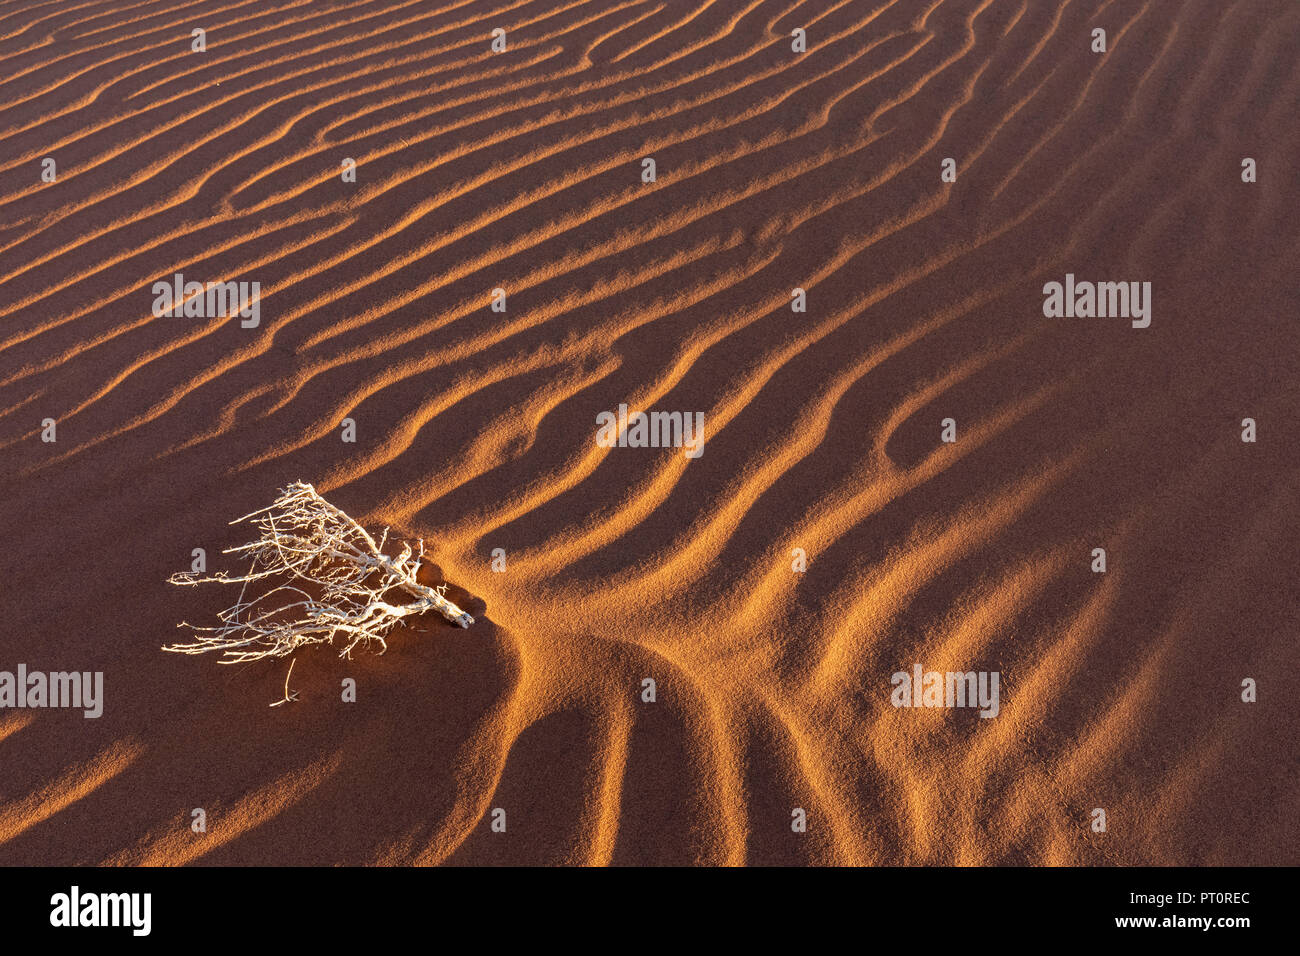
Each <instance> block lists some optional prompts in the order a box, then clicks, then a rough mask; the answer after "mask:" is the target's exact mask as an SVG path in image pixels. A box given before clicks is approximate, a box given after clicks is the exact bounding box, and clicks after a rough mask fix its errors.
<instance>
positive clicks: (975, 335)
mask: <svg viewBox="0 0 1300 956" xmlns="http://www.w3.org/2000/svg"><path fill="white" fill-rule="evenodd" d="M170 6H171V5H169V4H165V3H161V2H145V3H134V4H126V5H123V4H116V3H108V2H91V3H83V2H79V0H78V2H73V0H55V2H48V3H37V2H11V3H7V4H4V5H3V6H0V64H2V66H3V69H0V76H2V77H3V79H0V141H2V143H3V148H2V149H0V157H3V159H0V170H2V171H3V172H2V174H0V248H2V249H3V256H2V257H0V314H2V315H3V323H2V324H0V408H2V409H5V411H4V413H3V415H0V450H2V454H3V465H2V466H0V509H2V510H0V520H2V521H3V527H4V529H5V534H4V548H3V557H2V558H0V571H2V572H3V573H2V576H0V580H3V581H4V582H5V584H4V587H5V591H4V594H5V602H4V603H5V608H6V615H5V627H4V628H3V629H0V670H13V669H14V668H15V667H16V666H17V665H18V664H19V663H25V664H27V665H28V667H29V668H32V669H40V670H51V671H52V670H69V669H76V670H83V671H95V670H100V671H103V672H104V675H105V677H104V681H105V697H106V700H105V705H104V706H105V710H104V715H103V716H102V717H101V718H99V719H97V720H87V719H83V718H82V716H81V714H80V713H79V712H75V711H67V710H41V711H32V710H24V711H17V710H15V711H0V864H17V863H96V862H116V863H139V862H148V863H188V862H197V863H204V864H235V863H340V862H341V863H368V862H384V863H388V862H421V863H436V862H450V863H488V862H492V863H534V862H546V863H556V862H571V863H595V864H603V863H616V864H622V863H670V862H691V861H698V862H710V863H743V862H748V863H800V862H817V863H868V864H880V863H959V864H973V863H1007V862H1029V863H1074V864H1110V863H1115V864H1137V863H1158V864H1173V863H1214V864H1221V863H1290V864H1295V863H1297V862H1300V852H1298V848H1300V838H1298V837H1297V828H1296V826H1295V821H1296V818H1297V811H1298V810H1300V787H1298V786H1297V782H1298V781H1297V774H1298V773H1300V771H1298V769H1297V768H1300V761H1297V756H1298V755H1297V730H1300V727H1298V726H1297V724H1298V721H1297V717H1296V708H1295V690H1294V680H1295V675H1296V674H1297V672H1298V665H1300V651H1298V650H1297V648H1298V643H1297V638H1296V634H1297V625H1298V624H1300V582H1298V579H1297V574H1296V566H1297V563H1298V562H1297V558H1298V557H1300V545H1298V543H1297V542H1300V533H1298V532H1300V509H1298V508H1297V502H1298V501H1300V469H1297V463H1298V462H1300V457H1298V456H1297V452H1296V448H1297V437H1300V436H1298V435H1297V423H1296V409H1297V399H1298V398H1300V386H1298V385H1297V382H1300V377H1298V376H1297V372H1298V371H1300V368H1298V366H1300V358H1298V356H1300V348H1297V345H1298V335H1297V331H1296V328H1297V326H1296V307H1297V296H1296V275H1297V266H1298V265H1300V217H1297V216H1296V214H1295V212H1296V194H1295V187H1296V182H1297V176H1296V168H1295V160H1296V156H1297V155H1300V127H1298V126H1297V124H1296V123H1295V117H1296V113H1297V94H1298V92H1300V69H1297V64H1298V63H1300V5H1297V4H1296V3H1294V2H1291V0H1276V2H1271V0H1256V2H1251V3H1246V4H1223V3H1219V2H1215V0H1206V2H1200V3H1178V2H1162V3H1152V4H1128V3H1125V4H1119V3H1107V2H1100V0H1094V2H1071V3H1068V4H1055V3H1039V2H1028V0H1022V2H1016V0H1005V2H1004V0H999V2H987V0H985V2H976V0H967V2H962V0H938V2H904V0H897V2H893V3H887V2H883V0H867V2H832V3H811V2H791V0H786V2H774V0H754V2H745V3H723V2H720V0H714V2H710V3H707V4H702V5H696V4H668V5H663V4H652V3H640V2H630V3H612V4H606V3H596V2H591V0H587V2H574V3H563V2H558V3H554V4H544V3H524V4H518V3H516V4H508V3H504V2H500V0H476V2H474V3H472V4H471V3H465V2H461V3H440V4H430V3H428V2H408V3H380V2H347V0H343V2H333V3H328V4H321V3H304V2H298V3H291V2H272V3H260V4H256V5H253V4H221V3H215V2H213V3H200V4H191V5H187V6H186V7H185V9H184V11H183V12H181V11H172V10H170V9H169V7H170ZM431 8H436V9H437V12H431ZM194 27H203V28H204V29H205V30H206V31H207V51H206V52H205V53H194V52H191V50H190V31H191V29H193V28H194ZM494 27H502V28H504V29H506V31H507V37H508V44H509V45H508V49H507V52H505V53H503V54H494V53H492V52H491V50H490V47H489V44H490V33H491V30H492V29H493V28H494ZM796 27H803V28H806V29H807V31H808V52H806V53H804V54H802V55H801V54H796V53H793V52H791V48H790V33H791V31H792V30H793V29H794V28H796ZM1095 27H1102V28H1104V29H1105V30H1106V31H1107V37H1108V52H1106V53H1105V54H1097V53H1094V52H1092V51H1091V49H1090V44H1091V32H1092V30H1093V29H1094V28H1095ZM646 156H653V157H654V158H655V160H656V163H657V173H658V176H657V181H656V182H655V183H653V184H646V183H643V182H642V181H641V160H642V158H643V157H646ZM44 157H53V158H54V159H55V160H56V162H57V168H58V178H57V181H56V182H54V183H43V182H41V181H40V170H41V160H42V158H44ZM345 157H348V158H353V159H355V160H356V161H357V163H358V176H357V182H356V183H355V184H348V183H344V182H342V181H341V179H340V175H339V172H340V163H341V161H342V160H343V159H344V158H345ZM945 157H954V158H955V159H956V160H957V166H958V169H959V175H958V178H957V181H956V182H955V183H943V182H941V181H940V175H939V174H940V165H941V162H942V160H943V159H944V158H945ZM1243 157H1252V158H1254V159H1255V160H1256V162H1257V164H1258V169H1259V178H1258V182H1256V183H1253V184H1247V183H1243V182H1242V181H1241V160H1242V158H1243ZM176 272H181V273H184V274H185V275H186V276H187V277H188V278H194V279H198V280H201V281H203V280H208V281H215V280H219V279H229V280H248V281H259V282H260V283H261V290H262V300H261V304H260V309H261V324H260V326H259V327H258V328H256V329H244V328H241V327H240V324H239V322H238V320H236V319H230V318H221V317H217V318H208V319H205V318H166V317H164V318H155V317H154V316H153V315H152V313H151V303H152V300H153V296H152V293H151V292H150V288H151V286H152V284H153V283H154V282H155V281H159V280H170V278H171V276H172V275H173V274H174V273H176ZM1067 272H1070V273H1074V274H1075V275H1077V276H1079V277H1080V278H1087V279H1111V280H1124V281H1127V280H1135V281H1136V280H1143V281H1150V282H1151V283H1152V285H1153V289H1154V293H1153V321H1152V324H1151V327H1150V328H1147V329H1134V328H1131V327H1130V324H1129V322H1128V321H1127V320H1125V319H1123V318H1118V319H1116V318H1111V319H1096V318H1093V319H1047V318H1044V316H1043V313H1042V301H1043V299H1042V286H1043V284H1044V283H1045V282H1048V281H1053V280H1055V281H1060V280H1061V279H1062V278H1063V276H1064V275H1065V274H1066V273H1067ZM496 287H502V288H504V289H506V290H507V292H508V307H507V311H506V312H505V313H504V314H502V313H498V312H493V311H492V310H491V309H490V308H489V303H490V297H491V290H492V289H494V288H496ZM794 287H802V288H804V289H806V290H807V296H808V309H807V312H806V313H802V314H798V313H792V312H791V310H790V295H791V289H792V288H794ZM619 403H627V404H628V405H630V406H631V407H632V408H633V409H647V410H649V409H662V410H683V411H686V410H689V411H702V412H703V413H704V415H705V421H706V426H707V432H706V442H705V446H704V453H703V455H702V456H701V457H700V458H698V459H694V460H691V459H688V458H686V457H685V456H684V455H683V454H681V453H680V452H678V451H675V450H663V449H660V450H655V449H606V448H601V447H598V446H597V444H596V442H595V440H594V436H595V424H594V423H595V416H596V414H597V413H599V412H600V411H603V410H611V409H617V407H618V405H619ZM47 417H48V418H54V419H56V420H57V429H58V431H57V442H55V443H46V442H42V440H41V437H40V432H41V421H42V420H43V419H45V418H47ZM949 417H951V418H953V419H955V420H956V422H957V425H958V440H957V442H956V443H955V444H944V443H942V442H940V421H941V420H942V419H944V418H949ZM1245 417H1251V418H1254V419H1256V421H1257V422H1258V433H1259V438H1258V441H1257V442H1256V443H1254V444H1248V443H1244V442H1242V441H1241V440H1240V431H1241V420H1242V419H1243V418H1245ZM344 418H352V419H354V420H355V422H356V428H357V436H358V440H357V442H356V443H355V444H344V443H343V442H342V441H340V438H339V433H340V428H341V422H342V420H343V419H344ZM295 479H303V480H306V481H312V482H314V483H315V484H316V486H317V487H318V488H319V489H320V490H321V491H322V492H323V493H324V494H326V495H327V496H328V497H329V498H330V500H331V501H333V502H335V503H336V504H338V505H340V506H341V507H343V508H344V509H345V510H347V511H348V512H349V513H351V514H353V515H354V516H355V517H357V518H358V519H361V520H363V521H364V522H366V523H367V524H368V525H369V526H372V527H380V526H382V525H385V524H389V525H392V526H393V527H394V528H395V529H399V530H400V531H401V532H403V533H405V534H408V535H411V536H414V535H422V536H424V537H425V539H426V541H427V542H429V543H430V544H431V546H432V547H433V549H434V551H435V561H436V564H437V567H436V568H431V569H430V580H431V581H435V580H445V581H448V582H450V583H451V584H452V585H453V590H452V591H451V592H450V593H449V596H452V597H454V598H455V599H456V600H457V602H458V603H460V604H461V606H462V607H465V608H466V609H467V610H468V611H469V612H470V613H471V614H473V615H474V616H475V618H476V619H477V623H476V624H475V625H474V626H473V627H472V628H470V629H469V630H467V631H460V630H457V629H455V628H453V627H452V626H450V625H448V624H446V622H444V621H443V620H442V619H441V618H438V617H436V616H434V615H429V616H428V617H427V619H421V620H420V621H419V623H417V624H416V625H415V627H414V628H411V629H408V630H406V631H404V632H400V633H398V634H397V636H396V637H395V638H394V639H393V640H392V641H391V646H390V650H389V651H388V653H387V654H385V655H384V656H382V657H374V656H361V657H357V658H356V659H354V660H352V661H351V662H348V661H342V660H339V659H338V658H337V656H336V655H335V654H334V653H333V652H331V651H330V649H329V648H319V649H316V650H315V651H314V652H313V651H307V652H303V653H301V654H300V655H299V660H298V663H297V665H296V669H295V671H294V675H293V680H294V686H295V689H297V690H298V692H299V694H300V699H299V701H298V702H297V703H294V704H293V705H291V706H286V707H280V708H275V709H271V708H268V707H267V706H266V705H267V704H268V703H270V702H271V701H273V700H275V699H277V698H278V696H279V694H280V691H281V687H282V684H283V681H284V671H285V667H284V665H283V662H275V663H261V664H256V665H250V666H241V667H230V668H227V667H220V666H218V665H217V664H216V663H215V661H214V660H212V659H209V658H202V657H198V658H195V657H181V656H177V655H169V654H163V653H161V652H160V650H159V647H160V646H161V645H162V644H164V643H167V642H170V641H173V640H175V639H177V637H178V636H180V632H178V631H177V630H176V624H177V622H179V621H181V620H182V619H184V620H189V621H195V622H200V623H209V622H211V621H212V619H214V618H215V615H216V613H217V611H218V610H220V609H221V608H222V607H224V606H226V604H228V603H230V602H231V600H233V589H222V588H219V587H215V586H208V587H204V588H196V589H181V588H175V587H172V586H169V585H167V584H166V583H164V582H165V579H166V577H167V576H168V575H169V574H171V573H172V572H174V571H179V570H185V569H188V568H189V565H190V560H191V559H190V554H191V549H193V548H196V547H203V548H205V549H206V550H207V553H208V555H209V558H210V560H211V562H212V565H211V568H212V569H214V570H215V569H217V568H220V567H228V566H229V567H232V568H233V566H231V565H227V564H223V563H222V562H223V560H224V559H223V558H221V556H220V555H219V552H220V551H221V549H222V548H225V547H229V546H231V545H234V544H238V543H241V542H242V541H244V540H247V538H246V537H245V536H244V531H243V530H241V529H240V528H234V529H232V528H228V527H227V526H226V522H227V521H228V520H230V519H232V518H234V517H236V516H238V515H241V514H244V513H246V512H248V511H251V510H253V509H254V508H257V507H260V506H262V505H264V504H267V503H269V502H270V501H271V499H272V497H273V496H274V493H275V491H276V489H277V488H279V487H281V486H283V485H285V484H287V483H288V482H290V481H293V480H295ZM796 547H800V548H803V549H805V551H806V552H807V554H808V556H809V564H808V568H807V571H806V572H804V573H802V574H796V573H794V572H792V571H791V567H790V562H791V557H790V553H791V550H792V549H793V548H796ZM1095 547H1104V548H1105V549H1106V551H1107V555H1108V570H1107V572H1106V573H1105V574H1096V573H1093V572H1092V571H1091V570H1090V567H1089V564H1090V561H1091V552H1092V549H1093V548H1095ZM494 548H503V549H504V550H505V552H506V555H507V570H506V572H505V573H494V572H493V571H492V570H491V567H490V556H491V552H492V550H493V549H494ZM916 662H919V663H922V664H923V665H924V666H925V667H926V668H927V669H938V670H963V671H964V670H996V671H998V672H999V673H1000V674H1001V681H1002V684H1001V687H1002V702H1001V710H1000V713H999V715H998V716H997V718H995V719H989V720H981V719H979V718H978V717H976V715H975V714H974V713H973V712H971V711H960V710H916V709H896V708H894V707H892V706H890V702H889V696H890V691H891V685H890V675H891V674H892V673H893V672H895V671H899V670H903V671H910V669H911V667H912V665H913V664H914V663H916ZM345 677H352V678H355V680H356V681H357V684H358V689H359V697H358V700H357V702H356V703H355V704H347V703H343V702H342V701H341V699H340V682H341V680H342V679H343V678H345ZM646 677H652V678H654V679H655V680H656V682H657V701H656V702H655V703H653V704H649V703H643V702H642V700H641V696H640V692H641V682H642V679H643V678H646ZM1246 677H1251V678H1254V679H1255V680H1256V681H1257V682H1258V686H1259V699H1258V702H1256V703H1253V704H1246V703H1243V702H1242V701H1241V700H1240V693H1241V690H1240V688H1241V682H1242V680H1243V678H1246ZM196 807H202V808H204V809H205V810H206V812H207V820H208V828H207V832H206V833H205V834H202V835H197V834H195V833H192V832H191V830H190V826H189V824H190V819H191V811H192V810H193V809H194V808H196ZM495 807H501V808H504V809H506V811H507V819H508V826H507V830H506V832H505V833H493V832H492V831H491V829H490V812H491V810H492V808H495ZM796 807H798V808H803V809H805V811H806V812H807V815H808V831H807V832H806V833H803V834H799V833H794V832H792V830H791V826H790V821H791V811H792V809H793V808H796ZM1096 807H1101V808H1104V809H1105V810H1106V813H1107V823H1108V828H1107V832H1105V833H1096V832H1093V830H1092V829H1091V827H1090V825H1089V824H1090V819H1091V818H1090V814H1091V811H1092V810H1093V808H1096Z"/></svg>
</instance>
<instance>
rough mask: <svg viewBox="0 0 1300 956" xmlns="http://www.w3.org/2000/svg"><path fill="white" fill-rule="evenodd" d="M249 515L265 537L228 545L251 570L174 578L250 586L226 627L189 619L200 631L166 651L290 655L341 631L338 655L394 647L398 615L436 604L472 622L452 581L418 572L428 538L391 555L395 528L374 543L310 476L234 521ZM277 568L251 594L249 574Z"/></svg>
mask: <svg viewBox="0 0 1300 956" xmlns="http://www.w3.org/2000/svg"><path fill="white" fill-rule="evenodd" d="M250 520H251V521H252V523H253V524H254V525H255V526H256V527H257V528H258V529H259V530H260V531H261V537H260V538H259V539H258V540H256V541H252V542H249V543H248V544H241V545H237V546H235V547H233V548H227V549H226V550H225V551H224V552H223V553H224V554H237V555H241V556H244V557H248V558H250V559H251V563H250V565H249V568H248V570H247V571H246V572H245V573H244V574H240V575H233V576H232V575H229V574H227V573H226V572H224V571H221V572H218V573H216V574H213V575H206V576H204V575H200V574H198V573H196V572H192V571H186V572H183V573H180V574H173V575H172V576H171V577H170V578H168V579H167V580H168V581H170V582H171V583H172V584H180V585H193V584H204V583H210V582H215V583H221V584H241V585H242V587H241V588H240V592H239V599H238V600H237V601H236V602H235V604H233V605H232V606H231V607H228V608H226V610H224V611H222V612H220V613H219V614H218V615H217V619H218V621H220V624H219V625H218V626H216V627H197V626H195V625H192V624H186V623H184V622H182V623H181V624H180V625H179V626H180V627H188V628H190V629H191V630H192V631H194V633H195V640H193V641H191V642H189V643H183V644H168V645H166V646H165V647H164V648H163V650H165V651H173V652H175V653H178V654H205V653H207V652H208V651H220V652H221V663H223V664H237V663H240V662H242V661H254V660H260V659H262V658H266V657H284V656H285V655H287V654H292V653H293V652H294V651H296V650H297V649H298V648H299V647H302V646H303V645H306V644H322V643H324V644H333V643H334V641H335V639H336V638H340V639H342V640H343V641H346V643H345V644H344V647H343V649H342V651H341V652H340V656H343V657H350V656H351V654H352V651H353V649H354V648H356V647H358V646H359V645H360V646H365V647H370V646H372V645H378V653H380V654H382V653H383V652H384V651H385V650H386V649H387V647H388V644H387V641H386V640H385V635H387V634H388V632H389V631H391V630H392V629H393V628H394V627H395V626H396V625H397V624H398V622H400V621H402V620H403V619H404V618H407V617H409V616H411V615H413V614H421V613H423V612H424V611H427V610H430V609H432V610H435V611H437V612H438V613H440V614H441V615H442V616H443V617H445V618H446V619H447V620H449V621H451V622H452V623H453V624H458V625H459V626H461V627H469V626H470V625H471V624H473V623H474V619H473V618H472V617H470V616H469V615H468V614H466V613H465V612H464V611H462V610H461V609H460V608H458V607H457V606H456V605H455V604H453V603H452V602H451V601H449V600H447V598H446V597H444V592H445V591H446V585H442V586H441V587H437V588H430V587H427V586H425V585H423V584H420V583H419V582H418V581H417V580H416V572H417V571H419V568H420V562H421V561H422V560H423V558H424V541H423V539H421V540H419V541H418V542H417V543H416V547H415V548H414V549H413V548H412V547H411V545H410V544H407V543H405V542H403V543H402V549H401V552H400V553H399V554H398V555H397V557H390V556H389V555H387V554H385V553H384V550H383V549H384V546H385V545H386V544H387V543H388V529H387V528H385V529H384V532H383V534H382V535H381V536H380V539H379V541H378V542H376V541H375V539H374V538H373V537H371V535H370V534H369V532H367V531H366V529H365V528H363V527H362V526H361V525H360V524H358V523H357V522H356V521H355V520H353V519H352V518H351V517H349V516H348V515H347V514H345V513H344V512H343V511H341V510H339V509H338V508H336V507H335V506H334V505H332V504H330V503H329V502H328V501H326V500H325V499H324V498H322V497H321V496H320V495H319V494H317V493H316V489H315V488H313V487H312V486H311V485H310V484H307V483H306V482H302V481H297V482H294V483H293V484H291V485H289V486H288V487H287V488H284V489H282V490H281V492H280V497H279V498H277V499H276V501H275V503H274V504H271V505H268V506H267V507H265V508H259V509H258V510H257V511H254V512H251V513H250V514H246V515H244V516H243V517H242V518H236V519H235V520H234V521H232V522H230V523H231V524H232V525H235V524H239V523H240V522H243V521H250ZM277 577H280V578H285V579H286V580H285V581H284V583H281V584H279V585H277V586H276V587H273V588H272V589H271V590H269V591H266V592H265V593H263V594H261V595H259V596H257V597H254V598H251V599H249V598H247V597H246V595H247V593H248V585H249V584H250V583H253V582H257V581H263V580H266V579H270V578H277ZM300 585H301V586H300ZM317 592H318V593H317ZM282 599H288V601H287V603H284V602H283V601H282ZM287 693H288V692H287V690H286V695H287Z"/></svg>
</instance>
